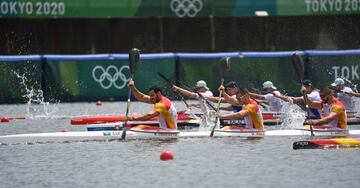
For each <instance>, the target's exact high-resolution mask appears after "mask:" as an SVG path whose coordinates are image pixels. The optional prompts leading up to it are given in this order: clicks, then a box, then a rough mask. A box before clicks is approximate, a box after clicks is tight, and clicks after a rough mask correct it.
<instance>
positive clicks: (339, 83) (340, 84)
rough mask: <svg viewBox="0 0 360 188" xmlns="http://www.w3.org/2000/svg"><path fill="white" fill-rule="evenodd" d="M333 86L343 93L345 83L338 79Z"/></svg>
mask: <svg viewBox="0 0 360 188" xmlns="http://www.w3.org/2000/svg"><path fill="white" fill-rule="evenodd" d="M331 86H333V87H335V90H336V91H341V90H342V89H344V87H345V81H344V79H342V78H336V79H335V81H334V83H332V84H331Z"/></svg>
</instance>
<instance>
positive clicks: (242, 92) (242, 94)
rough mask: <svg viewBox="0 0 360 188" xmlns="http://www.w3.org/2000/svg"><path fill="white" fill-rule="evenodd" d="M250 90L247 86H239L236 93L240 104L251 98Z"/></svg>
mask: <svg viewBox="0 0 360 188" xmlns="http://www.w3.org/2000/svg"><path fill="white" fill-rule="evenodd" d="M249 98H250V96H249V91H248V90H247V89H246V88H239V91H238V92H237V93H236V99H237V100H238V102H239V103H240V104H245V103H246V102H247V101H248V100H249Z"/></svg>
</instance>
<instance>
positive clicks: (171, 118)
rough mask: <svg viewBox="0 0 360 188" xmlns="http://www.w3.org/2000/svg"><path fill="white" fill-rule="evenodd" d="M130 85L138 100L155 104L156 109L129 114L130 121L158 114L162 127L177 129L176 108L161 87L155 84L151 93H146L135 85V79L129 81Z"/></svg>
mask: <svg viewBox="0 0 360 188" xmlns="http://www.w3.org/2000/svg"><path fill="white" fill-rule="evenodd" d="M129 87H130V88H131V90H132V91H133V93H134V96H135V98H136V99H137V100H138V101H141V102H145V103H150V104H155V105H154V109H152V110H151V111H150V112H148V113H147V114H143V115H133V116H129V117H128V120H129V121H135V120H140V121H145V120H149V119H151V118H153V117H156V116H158V117H159V126H160V128H167V129H177V124H176V121H177V112H176V109H175V107H174V105H173V104H172V103H171V101H170V100H169V99H168V98H166V97H165V96H163V95H162V90H161V88H159V87H157V86H153V87H151V88H150V89H149V91H148V92H149V93H148V94H149V95H145V94H143V93H141V92H140V91H139V90H138V89H137V88H136V87H135V82H134V81H133V80H131V81H130V82H129Z"/></svg>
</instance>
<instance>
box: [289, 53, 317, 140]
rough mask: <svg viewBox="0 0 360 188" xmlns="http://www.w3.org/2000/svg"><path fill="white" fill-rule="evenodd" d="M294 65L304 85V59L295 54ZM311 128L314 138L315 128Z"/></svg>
mask: <svg viewBox="0 0 360 188" xmlns="http://www.w3.org/2000/svg"><path fill="white" fill-rule="evenodd" d="M292 64H293V66H294V68H295V71H296V74H297V75H298V77H299V78H300V84H301V85H302V83H303V81H304V61H303V59H302V57H301V56H300V55H299V54H297V53H294V54H293V55H292ZM305 95H306V94H305V93H303V98H304V102H305V108H306V112H307V117H308V118H309V117H310V111H309V106H308V105H307V98H306V97H305ZM309 126H310V133H311V136H314V132H313V127H312V125H309Z"/></svg>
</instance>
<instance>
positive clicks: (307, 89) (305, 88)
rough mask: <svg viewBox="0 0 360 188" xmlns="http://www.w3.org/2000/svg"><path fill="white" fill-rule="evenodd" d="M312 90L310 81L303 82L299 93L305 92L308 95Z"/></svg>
mask: <svg viewBox="0 0 360 188" xmlns="http://www.w3.org/2000/svg"><path fill="white" fill-rule="evenodd" d="M312 90H313V86H312V83H311V80H304V81H303V82H302V87H301V92H302V93H304V92H305V93H306V94H309V93H311V91H312Z"/></svg>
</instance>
